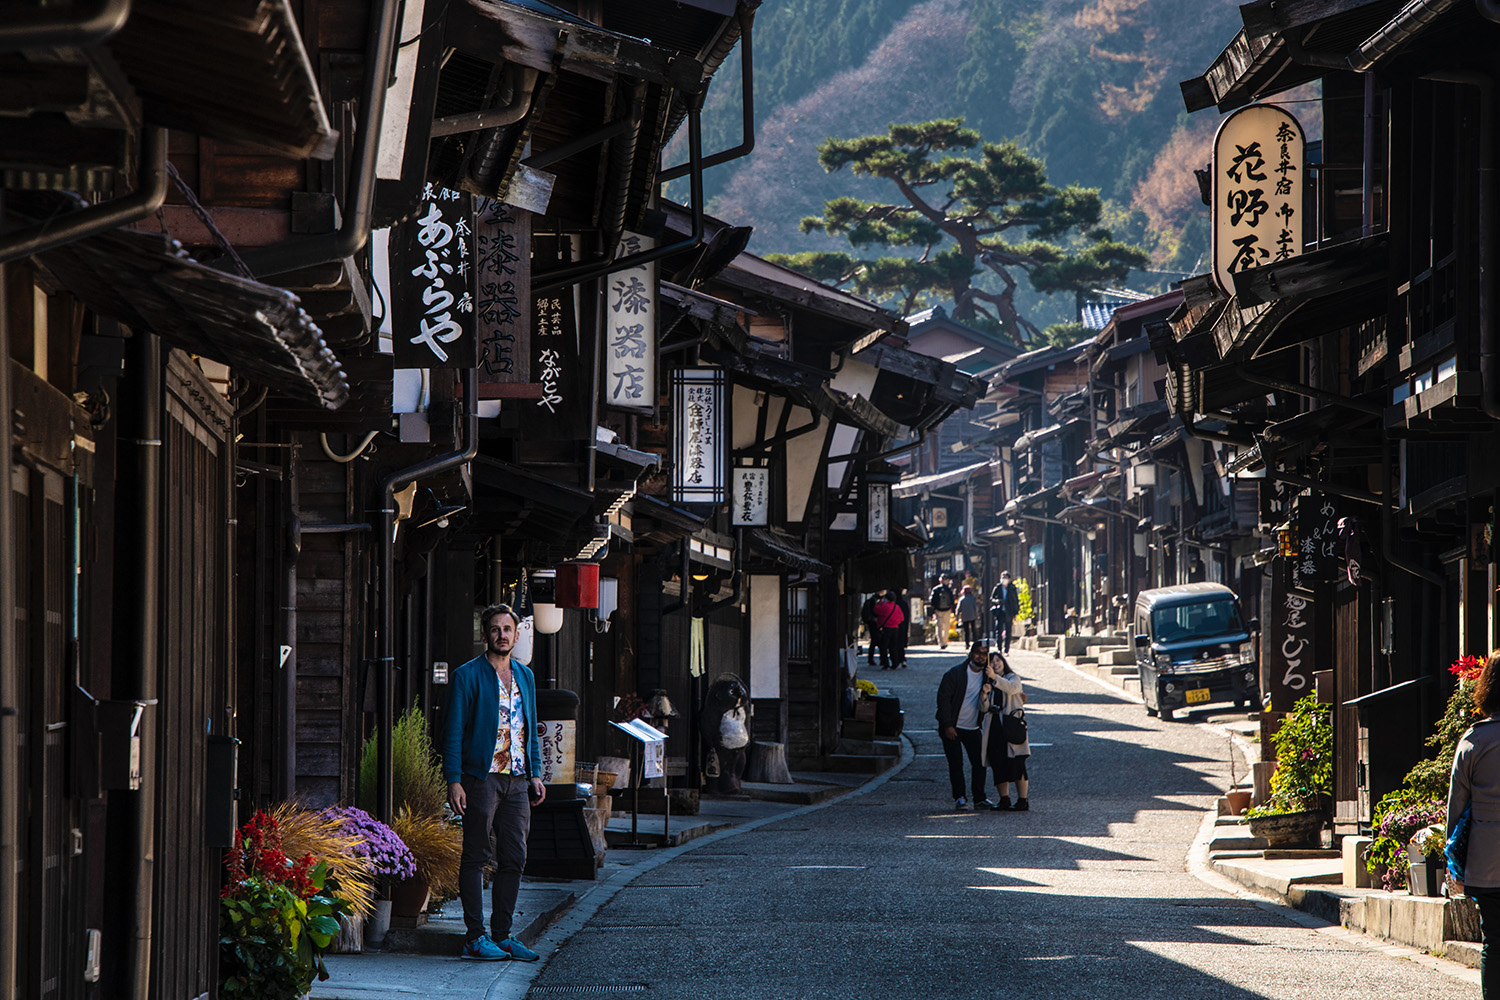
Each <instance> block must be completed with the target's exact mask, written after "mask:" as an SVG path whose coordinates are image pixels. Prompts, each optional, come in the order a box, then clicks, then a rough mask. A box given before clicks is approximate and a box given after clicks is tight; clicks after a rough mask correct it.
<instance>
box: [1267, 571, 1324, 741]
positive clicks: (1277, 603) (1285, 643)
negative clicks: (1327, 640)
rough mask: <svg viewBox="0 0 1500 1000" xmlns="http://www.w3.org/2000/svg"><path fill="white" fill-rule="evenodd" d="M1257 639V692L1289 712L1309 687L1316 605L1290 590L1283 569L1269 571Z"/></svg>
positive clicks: (1273, 706) (1315, 644)
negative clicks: (1268, 592) (1266, 604)
mask: <svg viewBox="0 0 1500 1000" xmlns="http://www.w3.org/2000/svg"><path fill="white" fill-rule="evenodd" d="M1264 617H1265V623H1264V624H1263V625H1262V628H1263V629H1264V635H1263V638H1262V641H1261V674H1262V677H1261V687H1260V689H1261V692H1262V693H1263V694H1266V695H1268V696H1269V697H1270V699H1271V704H1270V710H1271V711H1273V712H1290V711H1291V710H1292V704H1293V703H1294V702H1295V701H1296V700H1297V699H1298V698H1301V697H1302V696H1303V695H1305V694H1307V693H1308V692H1310V691H1311V690H1312V680H1313V671H1314V670H1316V669H1318V668H1317V658H1318V657H1317V650H1318V629H1317V605H1316V604H1315V603H1314V601H1313V598H1312V597H1311V596H1310V595H1308V594H1305V593H1301V592H1299V591H1296V590H1293V589H1292V587H1291V586H1290V585H1289V581H1288V580H1287V574H1285V573H1273V574H1271V604H1270V607H1269V608H1268V609H1267V613H1266V615H1265V616H1264Z"/></svg>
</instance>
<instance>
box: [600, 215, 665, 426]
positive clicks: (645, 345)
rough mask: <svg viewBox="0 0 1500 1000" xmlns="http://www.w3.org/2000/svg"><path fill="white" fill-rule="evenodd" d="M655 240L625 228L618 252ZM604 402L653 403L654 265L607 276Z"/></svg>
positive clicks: (640, 405)
mask: <svg viewBox="0 0 1500 1000" xmlns="http://www.w3.org/2000/svg"><path fill="white" fill-rule="evenodd" d="M653 245H654V243H653V242H652V241H651V240H649V239H647V238H646V237H644V236H636V235H635V234H633V233H626V234H625V236H624V238H623V239H621V241H620V250H619V254H618V255H619V256H620V257H625V256H628V255H630V254H636V253H640V252H641V251H643V250H649V249H651V248H652V246H653ZM604 294H605V306H604V308H605V316H604V322H605V328H604V337H605V340H604V403H605V405H606V406H620V407H627V408H631V409H638V410H649V409H652V408H653V407H654V406H655V405H656V265H655V264H654V263H647V264H641V265H639V266H637V267H632V268H629V269H627V270H624V271H614V272H612V273H611V274H610V275H609V277H608V278H607V279H605V291H604Z"/></svg>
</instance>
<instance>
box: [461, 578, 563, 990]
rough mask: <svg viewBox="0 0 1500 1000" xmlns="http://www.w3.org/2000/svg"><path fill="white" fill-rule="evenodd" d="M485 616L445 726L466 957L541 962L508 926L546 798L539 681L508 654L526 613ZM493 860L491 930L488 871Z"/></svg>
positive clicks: (501, 608)
mask: <svg viewBox="0 0 1500 1000" xmlns="http://www.w3.org/2000/svg"><path fill="white" fill-rule="evenodd" d="M479 621H480V626H481V627H482V628H483V629H484V653H483V654H481V655H479V656H476V657H474V659H472V660H470V661H469V662H468V663H465V664H464V665H463V666H461V667H459V668H458V669H457V670H456V671H454V673H453V681H452V689H451V691H450V694H449V699H448V715H447V724H446V725H445V727H444V730H443V777H444V779H446V780H447V782H448V804H449V805H451V806H452V807H453V811H454V812H456V813H458V815H460V816H462V817H463V819H464V853H463V860H462V861H461V862H460V863H459V868H458V895H459V898H460V899H462V900H463V904H464V923H465V924H466V925H467V927H468V931H469V933H468V941H467V942H466V943H465V944H464V950H463V953H462V956H461V957H463V958H472V959H479V960H481V961H491V962H496V961H504V960H507V959H514V960H516V961H520V962H535V961H536V960H537V958H538V955H537V953H536V952H534V951H532V950H531V949H530V948H528V947H526V946H525V945H524V944H522V943H521V942H520V941H517V940H516V939H515V938H513V937H511V936H510V925H511V919H512V916H513V915H514V913H515V909H516V894H517V893H518V892H520V889H521V872H522V871H523V870H525V868H526V835H527V833H528V832H529V831H530V830H531V808H532V806H538V805H541V804H542V800H543V799H545V798H546V797H547V789H546V786H545V785H543V784H542V779H541V777H540V774H541V771H540V768H541V759H542V754H541V745H540V741H539V739H538V734H537V725H536V678H535V677H534V676H533V675H532V673H531V670H530V669H529V668H527V666H526V664H524V663H522V662H520V661H519V660H513V659H511V655H510V653H511V650H512V649H514V648H515V645H516V629H517V627H519V625H520V624H521V619H520V617H519V616H518V615H517V614H516V613H515V612H514V611H512V610H511V609H510V608H508V607H506V606H505V605H503V604H497V605H495V606H493V607H489V608H485V609H484V612H483V613H482V614H481V615H480V616H479ZM492 834H493V836H494V841H495V847H494V848H493V849H492V848H491V846H490V837H491V835H492ZM497 854H498V858H497V859H496V858H495V856H496V855H497ZM492 859H495V875H494V878H493V881H492V886H491V899H490V932H489V933H488V934H486V933H485V927H484V869H485V866H486V865H488V864H489V863H490V861H491V860H492Z"/></svg>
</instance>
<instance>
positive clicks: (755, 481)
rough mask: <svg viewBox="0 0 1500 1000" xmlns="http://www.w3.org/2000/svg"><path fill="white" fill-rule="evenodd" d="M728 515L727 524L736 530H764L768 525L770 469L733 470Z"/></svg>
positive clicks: (746, 467)
mask: <svg viewBox="0 0 1500 1000" xmlns="http://www.w3.org/2000/svg"><path fill="white" fill-rule="evenodd" d="M729 514H730V521H729V523H730V524H732V525H733V526H735V527H737V528H764V527H765V526H766V525H767V524H769V523H770V514H771V470H770V469H767V468H760V467H748V466H741V467H738V468H736V469H735V470H734V478H733V480H732V486H731V489H730V491H729Z"/></svg>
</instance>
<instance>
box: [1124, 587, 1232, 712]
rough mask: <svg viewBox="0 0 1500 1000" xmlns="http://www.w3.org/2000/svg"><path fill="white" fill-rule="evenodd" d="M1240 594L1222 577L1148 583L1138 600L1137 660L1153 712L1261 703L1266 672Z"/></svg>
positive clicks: (1143, 690) (1145, 695) (1136, 616)
mask: <svg viewBox="0 0 1500 1000" xmlns="http://www.w3.org/2000/svg"><path fill="white" fill-rule="evenodd" d="M1258 629H1259V622H1257V621H1256V620H1255V619H1253V618H1252V619H1251V620H1250V621H1248V622H1246V621H1245V618H1244V616H1243V615H1242V614H1241V613H1240V599H1239V598H1238V597H1236V596H1235V593H1234V591H1232V590H1230V589H1229V588H1228V587H1226V586H1224V585H1223V584H1219V583H1187V584H1181V585H1179V586H1176V587H1161V588H1158V589H1156V590H1143V591H1141V593H1140V595H1139V596H1138V597H1137V598H1136V599H1135V662H1136V666H1137V667H1138V668H1139V670H1140V675H1141V697H1142V698H1143V699H1145V702H1146V712H1147V714H1149V715H1160V716H1161V718H1162V719H1171V718H1172V713H1173V712H1175V711H1176V710H1177V709H1179V708H1189V709H1191V708H1196V707H1198V706H1200V705H1207V704H1209V703H1210V702H1233V703H1234V707H1235V708H1244V707H1245V706H1246V705H1256V706H1258V705H1259V704H1260V683H1259V677H1260V671H1259V667H1258V665H1257V663H1256V660H1255V646H1254V643H1252V642H1251V641H1250V636H1251V633H1252V632H1255V631H1257V630H1258Z"/></svg>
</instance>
